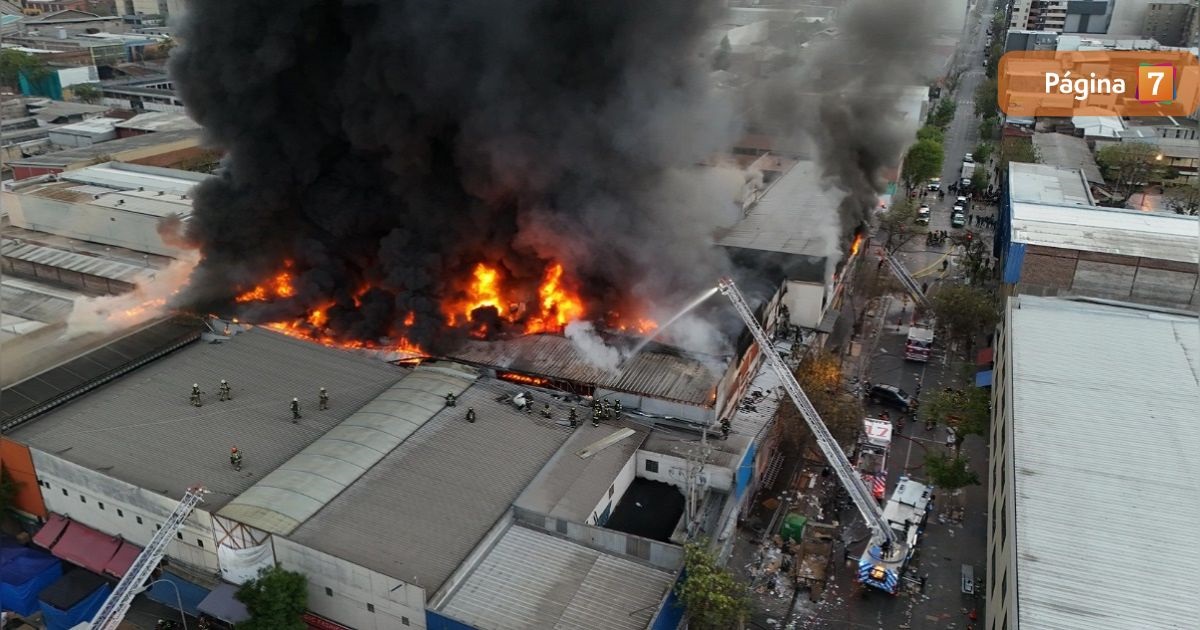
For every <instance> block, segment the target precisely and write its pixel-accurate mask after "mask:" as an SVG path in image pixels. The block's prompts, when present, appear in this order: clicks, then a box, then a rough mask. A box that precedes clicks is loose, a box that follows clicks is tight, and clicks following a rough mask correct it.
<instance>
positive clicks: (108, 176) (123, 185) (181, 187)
mask: <svg viewBox="0 0 1200 630" xmlns="http://www.w3.org/2000/svg"><path fill="white" fill-rule="evenodd" d="M209 177H212V176H211V175H208V174H206V173H193V172H191V171H182V170H178V169H173V168H160V167H157V166H143V165H141V164H125V163H123V162H105V163H104V164H97V165H95V166H86V167H84V168H79V169H75V170H73V171H64V172H62V173H60V174H59V178H60V179H63V180H65V181H69V182H78V183H81V184H92V185H95V186H103V187H105V188H108V189H115V190H137V189H138V188H145V189H146V190H151V191H159V190H161V191H163V192H168V193H172V194H175V195H184V194H187V193H188V192H190V191H191V190H192V188H195V186H196V184H199V183H200V182H202V181H204V180H206V179H208V178H209ZM103 192H111V190H104V191H103Z"/></svg>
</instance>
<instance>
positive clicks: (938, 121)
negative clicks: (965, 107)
mask: <svg viewBox="0 0 1200 630" xmlns="http://www.w3.org/2000/svg"><path fill="white" fill-rule="evenodd" d="M957 109H958V106H957V105H955V104H954V101H952V100H950V99H948V98H945V99H942V100H941V101H938V105H937V107H935V108H934V109H933V111H932V112H930V114H929V124H931V125H933V126H935V127H938V128H940V129H945V128H946V127H949V126H950V123H951V122H953V121H954V112H955V111H957Z"/></svg>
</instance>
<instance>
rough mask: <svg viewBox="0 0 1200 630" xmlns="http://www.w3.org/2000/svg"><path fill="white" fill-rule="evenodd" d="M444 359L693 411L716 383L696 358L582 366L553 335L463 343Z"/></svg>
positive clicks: (648, 354) (647, 357)
mask: <svg viewBox="0 0 1200 630" xmlns="http://www.w3.org/2000/svg"><path fill="white" fill-rule="evenodd" d="M450 354H451V355H452V356H451V357H450V358H452V359H453V360H455V361H462V362H464V363H470V364H473V365H482V366H488V367H494V368H498V369H501V370H510V371H513V372H521V373H524V374H530V375H534V376H539V377H544V378H552V379H559V380H564V381H573V382H576V383H586V384H592V385H595V386H597V387H602V388H605V389H611V390H614V391H620V392H627V393H631V394H639V395H643V396H649V397H651V398H659V399H663V400H673V401H677V402H683V403H688V404H692V405H699V406H708V405H711V404H712V402H713V394H714V392H716V388H717V383H718V381H719V380H720V375H719V374H717V373H715V372H714V371H713V370H712V368H711V367H710V366H709V365H707V364H706V363H705V362H704V361H701V360H700V359H699V358H695V357H692V356H687V355H684V354H673V353H668V352H658V351H651V350H649V349H647V350H644V351H642V352H640V353H638V354H637V355H635V356H634V357H633V358H631V359H629V360H628V361H627V362H626V363H625V364H623V365H622V366H621V368H620V371H619V372H617V373H615V374H614V373H612V372H608V371H605V370H603V369H600V368H597V367H593V366H592V365H590V364H588V363H587V362H586V361H585V360H584V358H583V357H582V356H581V355H580V354H579V351H578V350H577V349H576V348H575V346H574V344H572V343H571V342H570V340H568V339H566V338H565V337H559V336H557V335H524V336H522V337H516V338H513V339H504V340H498V341H478V340H469V341H467V342H466V343H465V344H464V345H463V346H462V347H460V348H458V349H457V350H455V351H454V352H452V353H450Z"/></svg>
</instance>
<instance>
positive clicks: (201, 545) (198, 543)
mask: <svg viewBox="0 0 1200 630" xmlns="http://www.w3.org/2000/svg"><path fill="white" fill-rule="evenodd" d="M196 546H197V547H199V548H201V549H203V548H204V540H203V539H201V538H197V539H196Z"/></svg>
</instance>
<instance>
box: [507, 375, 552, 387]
mask: <svg viewBox="0 0 1200 630" xmlns="http://www.w3.org/2000/svg"><path fill="white" fill-rule="evenodd" d="M497 376H499V377H500V378H501V379H504V380H506V381H511V382H513V383H524V384H525V385H536V386H539V387H541V386H544V385H549V384H550V379H548V378H539V377H537V376H528V375H525V374H517V373H516V372H500V373H499V374H497Z"/></svg>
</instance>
